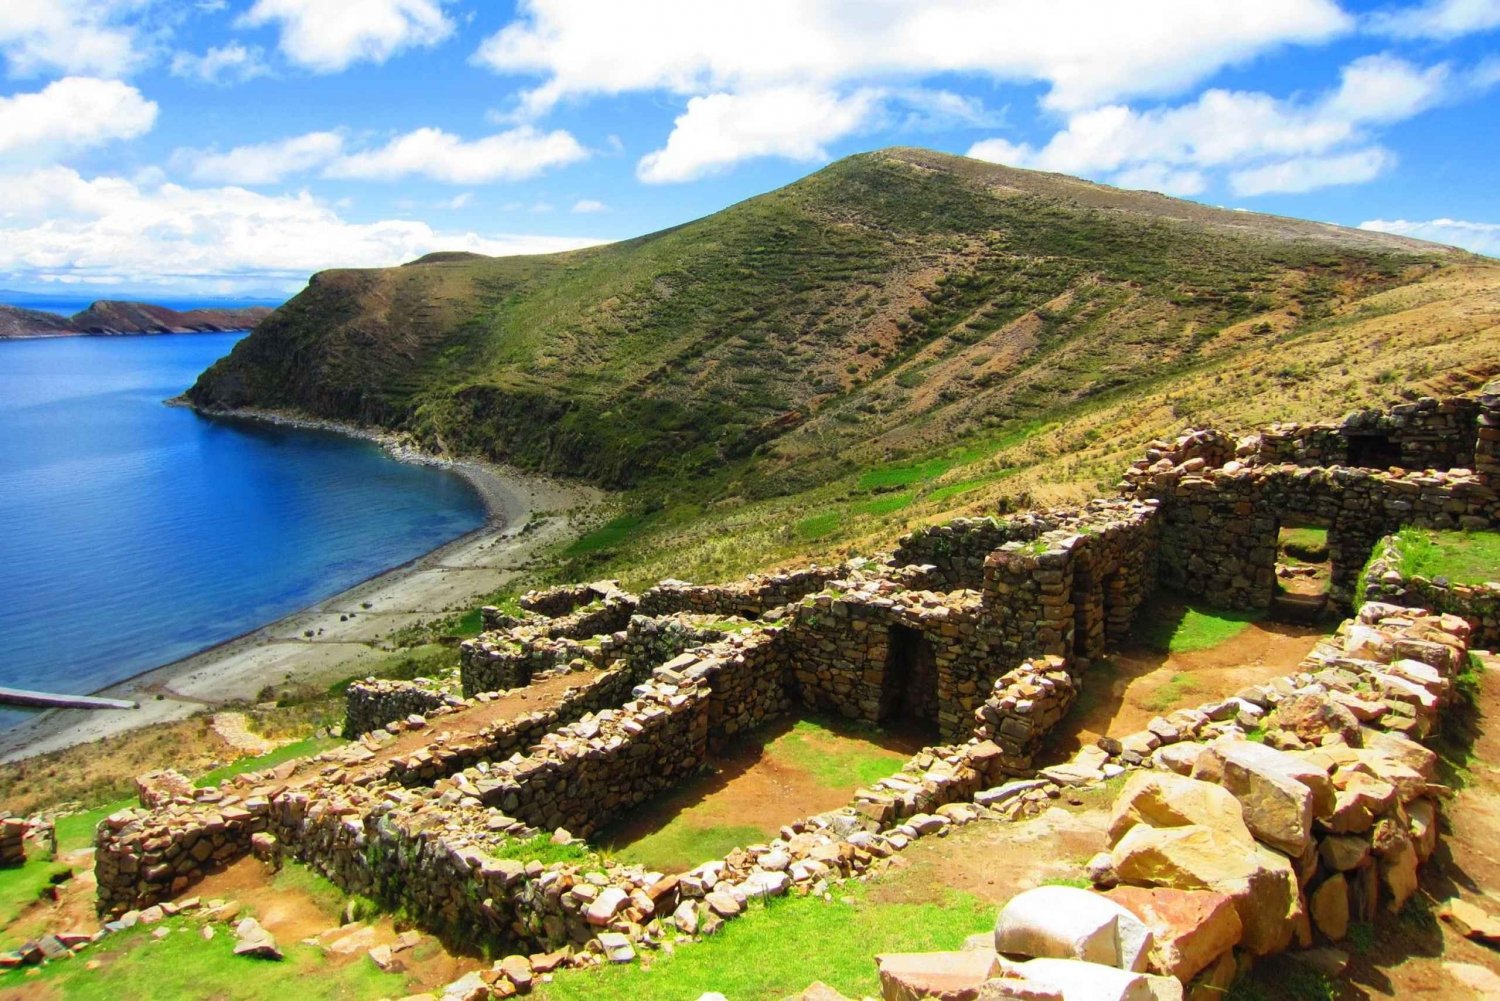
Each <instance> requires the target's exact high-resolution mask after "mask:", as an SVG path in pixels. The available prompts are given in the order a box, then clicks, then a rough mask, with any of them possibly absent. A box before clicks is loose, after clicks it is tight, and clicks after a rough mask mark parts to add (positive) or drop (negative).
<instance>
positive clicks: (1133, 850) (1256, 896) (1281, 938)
mask: <svg viewBox="0 0 1500 1001" xmlns="http://www.w3.org/2000/svg"><path fill="white" fill-rule="evenodd" d="M1111 854H1112V855H1113V856H1114V860H1115V871H1116V872H1117V873H1118V874H1119V877H1120V881H1121V882H1122V883H1130V884H1134V885H1137V886H1166V887H1171V888H1173V889H1177V890H1213V891H1215V892H1217V893H1222V894H1225V895H1226V896H1228V897H1229V898H1230V899H1231V900H1233V901H1234V909H1235V912H1236V913H1237V914H1239V916H1240V922H1241V923H1242V924H1243V926H1244V933H1243V935H1242V937H1241V940H1240V942H1241V945H1242V946H1244V948H1245V949H1247V950H1248V951H1250V952H1251V953H1253V954H1255V955H1257V956H1265V955H1269V954H1270V953H1273V952H1280V951H1281V950H1282V949H1285V948H1286V946H1287V943H1288V942H1290V941H1291V938H1292V933H1293V931H1294V930H1295V923H1296V920H1297V918H1298V916H1299V915H1300V914H1301V913H1302V904H1301V899H1300V897H1299V894H1298V885H1297V874H1296V873H1295V872H1294V871H1293V870H1292V864H1291V862H1289V861H1288V860H1287V859H1286V858H1285V857H1284V856H1282V855H1279V854H1277V853H1276V852H1273V851H1271V850H1269V849H1267V848H1264V847H1262V846H1260V845H1249V846H1247V845H1245V844H1244V843H1243V842H1241V841H1239V840H1237V839H1235V838H1232V837H1229V836H1228V835H1225V834H1223V833H1221V832H1219V831H1216V830H1213V829H1212V828H1208V827H1201V826H1197V825H1192V826H1187V827H1168V828H1155V827H1147V826H1145V825H1144V824H1140V825H1137V826H1135V827H1133V828H1131V829H1130V831H1129V833H1127V834H1126V835H1125V837H1123V838H1121V839H1120V842H1119V844H1117V845H1115V847H1114V848H1113V849H1112V850H1111Z"/></svg>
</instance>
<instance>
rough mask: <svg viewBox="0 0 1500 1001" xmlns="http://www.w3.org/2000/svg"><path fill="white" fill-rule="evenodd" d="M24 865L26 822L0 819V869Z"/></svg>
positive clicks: (9, 818)
mask: <svg viewBox="0 0 1500 1001" xmlns="http://www.w3.org/2000/svg"><path fill="white" fill-rule="evenodd" d="M25 864H26V821H24V820H22V819H21V818H19V817H0V869H13V868H15V867H17V866H22V865H25Z"/></svg>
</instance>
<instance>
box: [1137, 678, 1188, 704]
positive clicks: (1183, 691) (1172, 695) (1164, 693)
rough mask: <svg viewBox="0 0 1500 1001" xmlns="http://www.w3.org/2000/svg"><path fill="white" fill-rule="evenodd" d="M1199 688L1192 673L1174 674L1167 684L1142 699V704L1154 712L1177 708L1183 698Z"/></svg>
mask: <svg viewBox="0 0 1500 1001" xmlns="http://www.w3.org/2000/svg"><path fill="white" fill-rule="evenodd" d="M1197 690H1198V682H1196V681H1194V680H1193V676H1192V675H1191V674H1180V673H1179V674H1174V675H1172V677H1171V680H1169V681H1168V682H1167V683H1166V684H1164V685H1162V686H1161V687H1160V688H1158V689H1157V690H1156V691H1154V692H1152V693H1151V694H1150V695H1149V696H1147V697H1146V698H1145V699H1143V700H1142V702H1141V706H1142V707H1143V708H1145V709H1148V710H1150V711H1151V712H1154V713H1160V712H1166V711H1167V710H1168V709H1175V708H1176V707H1177V706H1178V705H1179V704H1180V703H1181V702H1182V700H1183V699H1185V698H1187V697H1188V696H1189V695H1191V694H1193V693H1194V692H1196V691H1197Z"/></svg>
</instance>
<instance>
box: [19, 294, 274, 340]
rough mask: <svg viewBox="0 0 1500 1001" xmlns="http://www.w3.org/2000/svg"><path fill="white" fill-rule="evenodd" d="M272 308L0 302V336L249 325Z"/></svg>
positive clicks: (196, 329)
mask: <svg viewBox="0 0 1500 1001" xmlns="http://www.w3.org/2000/svg"><path fill="white" fill-rule="evenodd" d="M272 312H273V310H272V308H271V307H269V306H245V307H231V308H223V309H190V310H187V311H185V312H184V311H178V310H175V309H168V308H167V307H165V306H153V305H151V304H150V303H146V302H124V301H119V300H112V299H104V300H100V301H98V302H95V303H93V304H92V305H90V306H89V308H88V309H85V310H83V311H82V312H79V313H74V314H73V315H72V316H63V315H61V314H59V313H48V312H44V311H42V310H39V309H24V308H22V307H20V306H0V339H9V338H19V337H77V336H82V335H90V334H91V335H114V334H197V333H216V332H220V331H225V330H251V329H254V328H255V326H256V325H257V324H259V323H260V321H261V320H264V319H265V318H266V317H267V316H270V315H271V313H272Z"/></svg>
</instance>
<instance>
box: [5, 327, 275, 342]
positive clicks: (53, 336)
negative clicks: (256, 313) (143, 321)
mask: <svg viewBox="0 0 1500 1001" xmlns="http://www.w3.org/2000/svg"><path fill="white" fill-rule="evenodd" d="M252 329H254V328H252V327H225V328H224V329H222V330H117V331H109V332H106V331H100V330H45V331H39V332H35V333H26V334H0V341H51V340H57V339H58V338H62V337H102V338H118V337H199V336H201V335H203V334H248V333H250V332H251V330H252Z"/></svg>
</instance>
